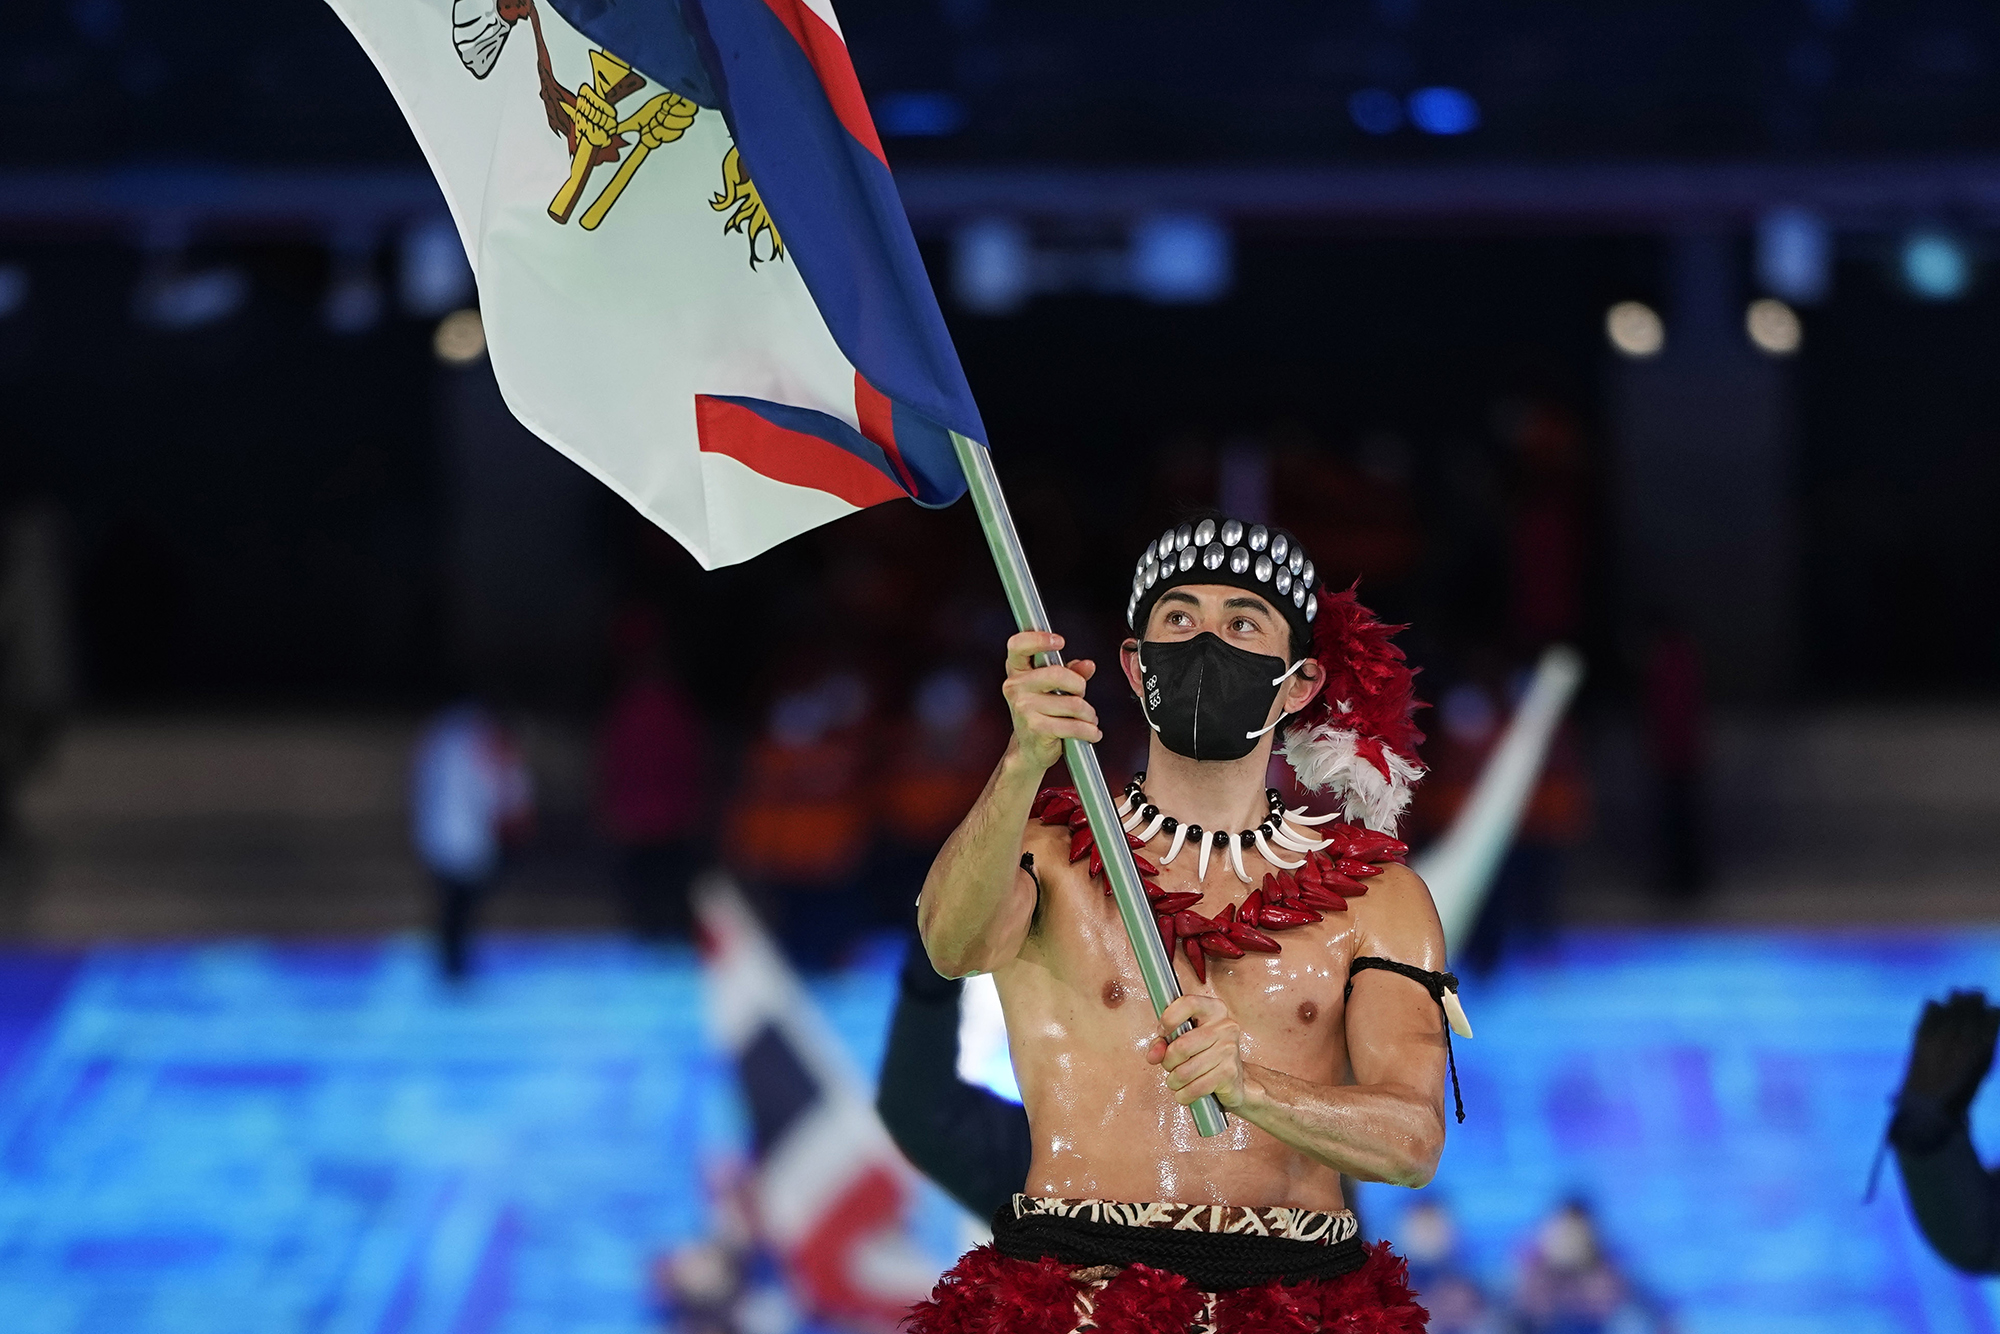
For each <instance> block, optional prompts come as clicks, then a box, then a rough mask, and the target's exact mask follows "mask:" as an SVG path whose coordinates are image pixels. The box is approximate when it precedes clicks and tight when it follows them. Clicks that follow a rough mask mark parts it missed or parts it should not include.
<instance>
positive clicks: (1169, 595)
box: [1160, 588, 1201, 607]
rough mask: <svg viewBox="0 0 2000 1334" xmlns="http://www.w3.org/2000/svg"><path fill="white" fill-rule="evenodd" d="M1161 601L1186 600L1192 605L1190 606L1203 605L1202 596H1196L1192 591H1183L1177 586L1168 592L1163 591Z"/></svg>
mask: <svg viewBox="0 0 2000 1334" xmlns="http://www.w3.org/2000/svg"><path fill="white" fill-rule="evenodd" d="M1160 601H1162V602H1185V603H1187V604H1188V606H1190V607H1199V606H1200V605H1201V599H1200V598H1198V597H1196V596H1195V595H1194V594H1192V593H1183V592H1181V591H1180V590H1179V589H1178V588H1176V589H1171V590H1169V591H1168V592H1165V593H1162V594H1160Z"/></svg>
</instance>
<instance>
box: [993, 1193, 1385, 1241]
mask: <svg viewBox="0 0 2000 1334" xmlns="http://www.w3.org/2000/svg"><path fill="white" fill-rule="evenodd" d="M1014 1217H1015V1218H1017V1219H1022V1218H1035V1217H1046V1218H1072V1219H1077V1220H1079V1221H1082V1222H1089V1223H1115V1224H1118V1225H1120V1226H1123V1227H1149V1228H1161V1229H1164V1230H1166V1231H1170V1232H1216V1233H1229V1234H1234V1235H1237V1236H1246V1237H1282V1238H1284V1239H1285V1240H1287V1241H1304V1242H1311V1243H1313V1244H1315V1245H1320V1246H1334V1245H1338V1244H1339V1243H1341V1242H1344V1241H1349V1240H1352V1239H1353V1238H1354V1236H1355V1235H1356V1234H1357V1233H1358V1232H1360V1230H1361V1225H1360V1223H1359V1222H1358V1221H1357V1220H1356V1219H1355V1217H1354V1214H1353V1213H1352V1212H1351V1211H1350V1210H1347V1209H1342V1210H1340V1211H1339V1212H1338V1213H1333V1212H1329V1211H1327V1210H1324V1209H1293V1208H1288V1207H1287V1206H1284V1205H1267V1206H1265V1207H1262V1208H1258V1207H1254V1206H1251V1205H1247V1204H1157V1203H1156V1204H1124V1203H1120V1202H1119V1201H1117V1200H1062V1199H1056V1198H1054V1197H1052V1196H1047V1195H1016V1196H1015V1197H1014Z"/></svg>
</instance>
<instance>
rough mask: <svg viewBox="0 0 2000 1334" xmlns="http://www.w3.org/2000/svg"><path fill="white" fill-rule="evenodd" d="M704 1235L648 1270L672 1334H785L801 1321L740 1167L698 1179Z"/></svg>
mask: <svg viewBox="0 0 2000 1334" xmlns="http://www.w3.org/2000/svg"><path fill="white" fill-rule="evenodd" d="M704 1175H705V1176H706V1178H707V1181H708V1192H709V1200H710V1202H711V1205H712V1211H711V1214H710V1220H709V1228H708V1235H707V1236H705V1237H702V1238H700V1239H698V1240H695V1241H692V1242H689V1243H688V1244H687V1245H685V1246H683V1247H681V1248H680V1249H678V1250H675V1251H672V1252H669V1253H668V1254H666V1255H663V1256H661V1257H660V1258H659V1260H658V1261H657V1262H656V1263H655V1265H654V1266H653V1276H652V1277H653V1301H654V1305H655V1306H656V1307H657V1308H658V1314H659V1316H660V1321H661V1329H662V1330H663V1331H672V1332H673V1334H787V1331H790V1330H794V1329H797V1328H799V1327H800V1326H801V1325H802V1324H803V1323H804V1322H803V1321H802V1320H801V1318H800V1313H799V1311H798V1309H797V1307H796V1306H794V1305H793V1303H792V1300H791V1298H790V1296H789V1295H788V1294H787V1293H786V1291H785V1283H784V1274H783V1271H782V1268H781V1266H780V1264H779V1262H778V1258H777V1256H776V1255H775V1254H774V1253H773V1251H772V1249H771V1247H770V1246H769V1245H768V1244H767V1243H766V1242H765V1240H764V1238H763V1237H762V1235H761V1234H760V1233H759V1231H758V1227H757V1200H756V1178H755V1176H754V1174H753V1173H752V1172H751V1171H750V1170H749V1169H748V1168H747V1167H746V1166H745V1165H742V1164H737V1163H727V1162H724V1163H712V1164H710V1165H709V1167H708V1170H707V1171H706V1172H705V1173H704Z"/></svg>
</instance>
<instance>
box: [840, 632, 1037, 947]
mask: <svg viewBox="0 0 2000 1334" xmlns="http://www.w3.org/2000/svg"><path fill="white" fill-rule="evenodd" d="M989 701H990V696H988V695H986V694H985V693H984V692H982V691H980V690H978V689H977V688H976V687H975V686H974V685H973V683H972V678H971V676H970V674H968V673H967V672H965V671H964V670H962V669H960V668H957V667H940V668H938V669H936V670H934V671H932V672H931V673H930V674H929V675H927V676H925V677H924V678H923V680H922V681H921V682H919V683H918V685H917V690H916V696H915V698H914V699H913V700H912V701H911V705H910V716H909V717H908V718H907V719H906V720H904V722H903V723H902V725H901V726H900V727H899V728H898V729H897V730H896V734H895V740H894V741H893V743H892V744H891V746H890V752H889V759H888V763H887V764H886V765H885V766H884V772H883V775H882V796H881V803H880V809H881V817H882V819H881V830H880V832H881V846H880V852H879V855H878V857H877V859H876V863H875V865H874V867H873V868H871V871H870V874H869V886H868V888H869V892H870V894H871V895H872V896H873V898H874V900H875V904H876V914H877V918H878V920H880V921H882V922H885V923H892V924H894V925H897V926H903V925H907V924H908V923H909V921H910V905H911V904H912V903H914V902H916V898H917V891H918V890H920V889H922V888H923V884H924V872H926V871H927V870H929V869H930V864H931V860H932V859H933V858H934V857H936V856H937V853H938V849H939V848H941V847H943V846H944V841H945V839H946V838H948V837H949V836H950V835H951V831H952V830H953V829H954V828H955V827H956V826H957V824H958V821H959V818H960V817H961V816H963V815H964V814H965V812H966V810H967V809H968V808H969V807H970V806H971V805H972V803H973V800H974V799H975V798H976V797H978V795H979V790H980V789H981V788H983V787H985V786H986V776H987V773H988V771H989V770H990V768H991V766H990V764H989V757H990V756H991V755H992V754H993V752H994V751H995V750H997V749H999V747H1000V746H1001V744H1002V743H1003V742H1005V740H1006V721H1005V719H1004V718H1002V717H996V716H995V712H996V711H995V710H994V708H993V707H992V705H991V703H990V702H989Z"/></svg>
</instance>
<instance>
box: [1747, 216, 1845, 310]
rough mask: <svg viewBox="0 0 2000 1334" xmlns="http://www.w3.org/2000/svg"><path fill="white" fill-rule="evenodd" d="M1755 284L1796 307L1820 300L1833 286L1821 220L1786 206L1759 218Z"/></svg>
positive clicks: (1830, 257) (1830, 248)
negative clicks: (1760, 285)
mask: <svg viewBox="0 0 2000 1334" xmlns="http://www.w3.org/2000/svg"><path fill="white" fill-rule="evenodd" d="M1757 281H1758V282H1759V283H1761V284H1762V285H1763V287H1764V290H1766V291H1768V292H1770V293H1771V294H1772V295H1773V296H1778V297H1782V298H1784V299H1785V300H1786V301H1790V302H1793V303H1795V304H1798V305H1811V304H1812V303H1813V302H1815V301H1820V300H1823V299H1824V298H1825V296H1826V294H1827V292H1828V290H1829V289H1830V288H1831V287H1832V285H1833V236H1832V233H1831V232H1830V231H1829V230H1828V229H1827V225H1826V222H1825V220H1824V219H1823V218H1821V217H1820V216H1819V215H1818V214H1817V213H1814V212H1813V211H1812V210H1811V209H1804V208H1797V207H1793V206H1790V205H1787V206H1785V207H1781V208H1774V209H1772V210H1771V211H1770V212H1768V213H1766V214H1764V216H1763V217H1761V218H1759V219H1758V220H1757Z"/></svg>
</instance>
